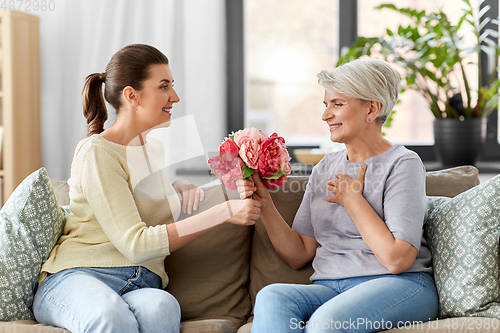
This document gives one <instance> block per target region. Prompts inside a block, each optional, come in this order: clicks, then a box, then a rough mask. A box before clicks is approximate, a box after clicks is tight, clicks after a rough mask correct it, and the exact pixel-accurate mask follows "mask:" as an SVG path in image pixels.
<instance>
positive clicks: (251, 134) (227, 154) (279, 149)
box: [208, 127, 291, 190]
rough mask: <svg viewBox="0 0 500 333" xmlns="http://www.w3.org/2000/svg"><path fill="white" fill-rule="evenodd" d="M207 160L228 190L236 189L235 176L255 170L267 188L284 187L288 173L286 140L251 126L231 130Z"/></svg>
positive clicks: (288, 157) (246, 174)
mask: <svg viewBox="0 0 500 333" xmlns="http://www.w3.org/2000/svg"><path fill="white" fill-rule="evenodd" d="M208 162H209V163H210V168H211V171H212V174H214V175H215V176H216V177H217V179H219V180H220V181H221V182H222V184H223V185H224V186H226V187H227V188H229V189H231V190H237V186H236V183H235V182H236V180H237V179H238V178H243V175H245V177H249V176H251V175H252V174H253V173H254V172H255V171H257V172H259V173H260V176H261V177H262V178H263V182H264V184H265V185H266V187H267V188H268V189H271V188H273V189H275V188H276V186H283V183H284V182H285V181H286V179H287V175H288V174H290V173H291V167H290V155H289V154H288V151H287V149H286V145H285V139H283V138H282V137H280V136H278V134H276V133H273V134H272V135H271V136H267V134H265V133H264V132H262V131H261V130H258V129H256V128H253V127H251V128H245V129H242V130H239V131H237V132H233V133H231V135H230V138H225V139H224V142H223V143H222V144H221V145H220V147H219V155H218V156H215V157H212V158H211V159H209V160H208Z"/></svg>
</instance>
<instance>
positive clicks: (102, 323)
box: [33, 266, 181, 333]
mask: <svg viewBox="0 0 500 333" xmlns="http://www.w3.org/2000/svg"><path fill="white" fill-rule="evenodd" d="M161 283H162V281H161V278H160V277H159V276H158V275H156V274H154V273H152V272H151V271H149V270H148V269H146V268H144V267H140V266H137V267H113V268H71V269H66V270H63V271H61V272H58V273H56V274H53V275H49V276H48V277H47V278H46V279H45V280H44V281H43V283H42V284H41V286H40V288H38V291H37V292H36V294H35V299H34V302H33V313H34V314H35V318H36V320H37V321H38V322H40V323H43V324H48V325H52V326H57V327H63V328H66V329H68V330H69V331H71V332H72V333H83V332H89V333H90V332H91V333H101V332H102V333H104V332H106V333H111V332H114V333H128V332H134V333H137V332H148V333H150V332H168V333H170V332H172V333H173V332H175V333H178V332H179V331H180V317H181V313H180V307H179V303H178V302H177V300H176V299H175V298H174V297H173V296H172V295H171V294H169V293H167V292H166V291H164V290H162V289H159V288H160V287H161Z"/></svg>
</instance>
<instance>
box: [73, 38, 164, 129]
mask: <svg viewBox="0 0 500 333" xmlns="http://www.w3.org/2000/svg"><path fill="white" fill-rule="evenodd" d="M161 64H165V65H168V58H167V57H166V56H165V55H164V54H163V53H161V52H160V51H159V50H158V49H156V48H155V47H153V46H150V45H145V44H132V45H128V46H125V47H124V48H122V49H121V50H119V51H118V52H116V53H115V54H114V55H113V57H112V58H111V60H110V61H109V63H108V65H107V66H106V72H105V73H94V74H90V75H89V76H87V78H86V79H85V85H84V87H83V92H82V99H83V115H84V116H85V118H87V136H91V135H93V134H99V133H101V132H102V131H104V123H105V122H106V120H107V119H108V112H107V110H106V104H105V103H104V98H105V99H106V101H107V102H108V103H109V104H111V106H112V107H113V108H114V109H115V110H116V112H118V110H119V109H120V107H121V104H122V103H121V94H122V91H123V89H124V88H125V87H127V86H131V87H132V88H134V89H136V90H141V89H142V87H143V83H144V81H146V80H147V79H149V77H150V75H151V66H152V65H161ZM103 83H104V84H105V88H104V98H103V93H102V84H103Z"/></svg>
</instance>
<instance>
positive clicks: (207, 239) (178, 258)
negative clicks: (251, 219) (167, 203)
mask: <svg viewBox="0 0 500 333" xmlns="http://www.w3.org/2000/svg"><path fill="white" fill-rule="evenodd" d="M204 191H205V200H204V201H203V202H201V203H200V206H199V209H198V213H199V212H202V211H204V210H206V209H208V208H210V207H213V206H214V205H216V204H218V203H222V202H224V194H223V191H222V187H221V186H214V187H210V188H207V189H204ZM226 191H227V193H228V195H229V197H230V198H239V196H238V194H237V193H236V192H233V191H229V190H226ZM185 217H187V216H186V215H181V217H180V218H185ZM251 231H252V227H251V226H247V227H245V226H238V225H233V224H230V223H225V224H223V225H220V226H218V227H216V228H215V229H213V230H211V231H209V232H208V233H206V234H204V235H202V236H200V237H199V238H197V239H195V240H193V241H192V242H190V243H189V244H187V245H185V246H183V247H182V248H180V249H178V250H176V251H174V252H172V254H170V255H169V256H167V258H166V259H165V270H166V272H167V274H168V276H169V277H170V282H169V285H168V286H167V288H166V290H167V291H168V292H170V293H172V295H174V296H175V298H176V299H177V300H178V301H179V304H180V306H181V309H182V311H181V313H182V320H189V319H203V318H212V319H216V318H219V319H229V320H232V319H237V320H239V321H240V324H241V323H243V322H244V321H245V320H246V318H247V317H248V316H249V314H250V307H251V304H250V299H249V297H248V289H247V287H246V284H247V282H248V270H249V268H248V267H249V256H250V253H249V252H250V240H251Z"/></svg>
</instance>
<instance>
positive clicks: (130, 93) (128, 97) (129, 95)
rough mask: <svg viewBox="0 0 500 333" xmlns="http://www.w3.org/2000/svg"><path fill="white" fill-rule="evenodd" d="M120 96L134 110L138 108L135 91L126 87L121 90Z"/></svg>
mask: <svg viewBox="0 0 500 333" xmlns="http://www.w3.org/2000/svg"><path fill="white" fill-rule="evenodd" d="M122 96H123V98H124V99H125V101H126V102H127V103H128V104H129V105H130V106H132V107H134V108H136V107H138V106H139V99H138V95H137V91H136V90H135V89H134V88H132V87H131V86H126V87H125V88H123V91H122Z"/></svg>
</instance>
